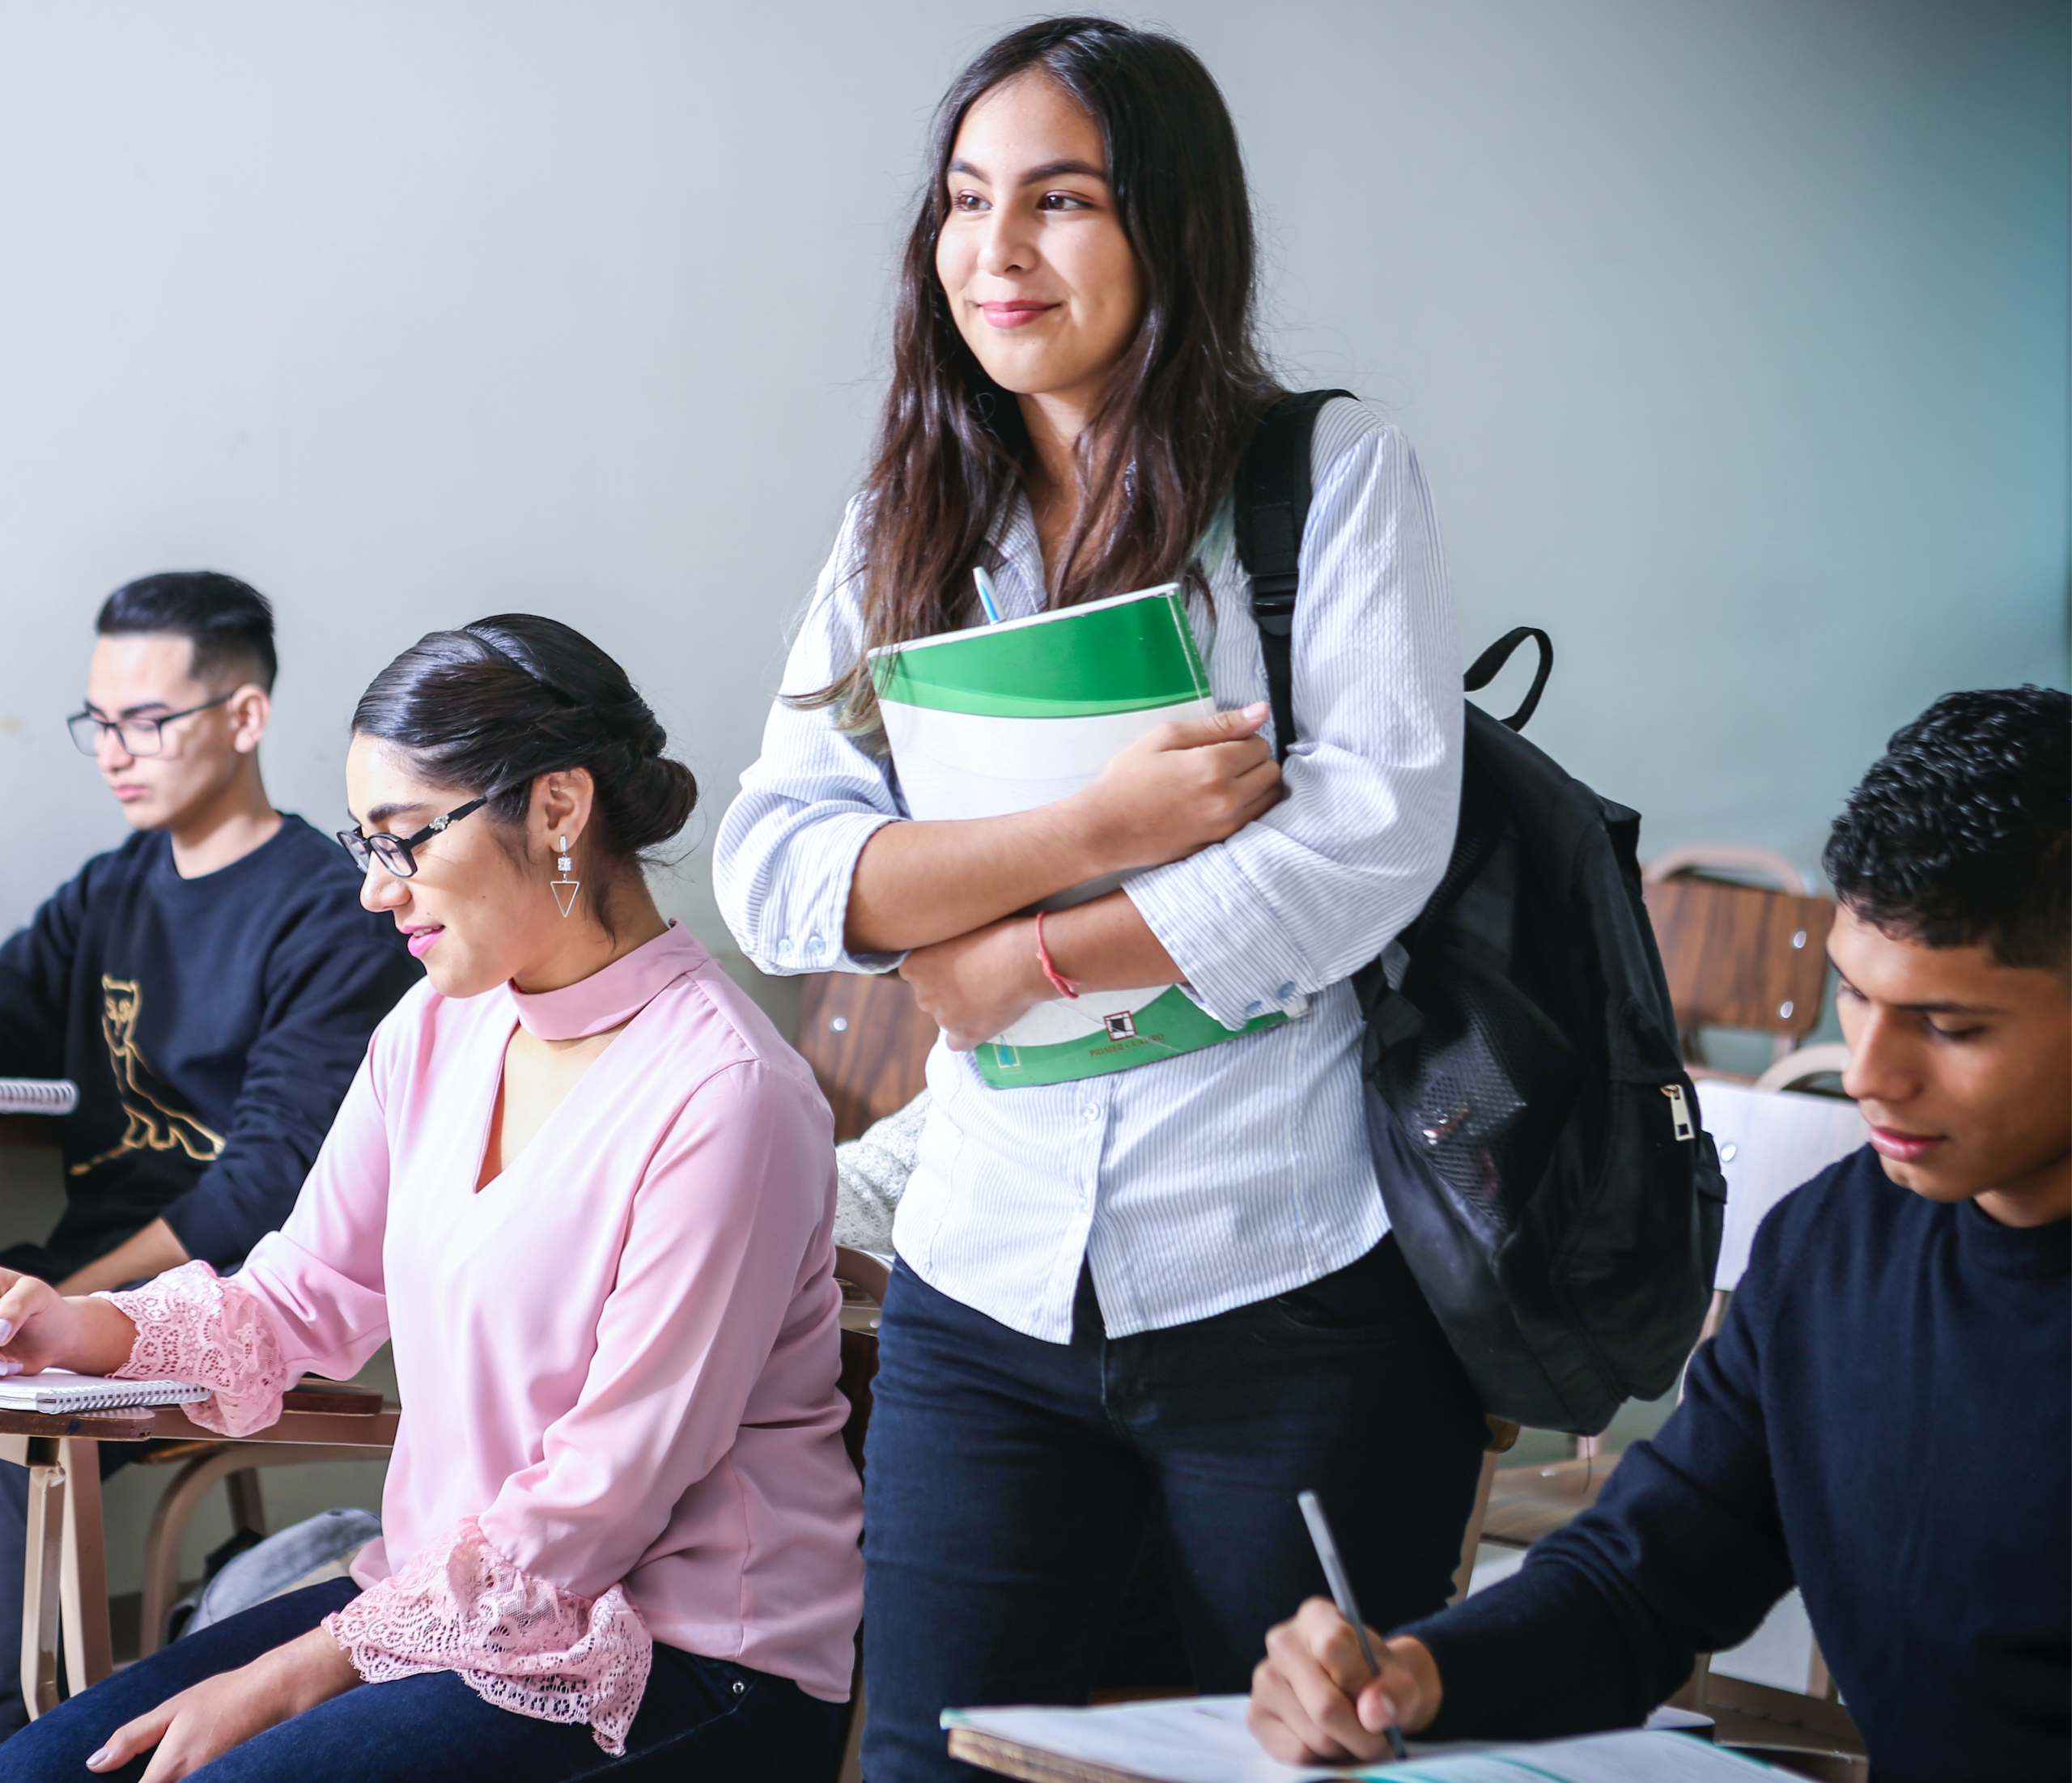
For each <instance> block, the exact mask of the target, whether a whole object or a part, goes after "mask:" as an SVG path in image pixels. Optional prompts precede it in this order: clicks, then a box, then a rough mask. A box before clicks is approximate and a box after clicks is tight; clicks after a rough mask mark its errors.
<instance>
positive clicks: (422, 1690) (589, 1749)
mask: <svg viewBox="0 0 2072 1783" xmlns="http://www.w3.org/2000/svg"><path fill="white" fill-rule="evenodd" d="M358 1594H359V1586H356V1585H355V1584H354V1583H353V1582H352V1581H351V1580H350V1579H333V1580H331V1581H328V1582H326V1583H325V1584H322V1585H312V1586H309V1587H308V1590H302V1591H295V1592H291V1593H290V1594H288V1595H287V1596H286V1597H281V1598H273V1599H272V1600H271V1601H270V1602H268V1603H261V1604H258V1605H256V1606H255V1607H253V1608H252V1609H249V1610H247V1611H244V1612H243V1613H242V1614H240V1615H234V1616H231V1617H230V1618H229V1619H228V1620H225V1621H223V1622H219V1623H217V1624H215V1625H214V1627H212V1628H204V1629H202V1631H201V1632H199V1633H198V1634H193V1635H190V1636H189V1637H187V1638H186V1639H185V1640H184V1641H175V1642H174V1643H173V1644H172V1645H171V1646H169V1647H167V1648H164V1649H161V1650H160V1651H159V1652H157V1653H155V1654H152V1655H151V1658H148V1659H145V1660H140V1661H139V1662H138V1663H137V1664H135V1665H134V1666H128V1667H126V1668H125V1669H124V1670H123V1671H118V1672H117V1673H116V1674H115V1675H114V1676H113V1677H112V1678H109V1679H106V1680H105V1681H104V1682H103V1683H98V1684H96V1685H95V1686H94V1687H93V1688H92V1689H91V1690H89V1691H87V1692H85V1693H84V1694H83V1695H82V1696H74V1697H72V1698H70V1699H69V1700H67V1701H66V1702H65V1703H63V1704H61V1705H60V1706H59V1707H58V1708H57V1709H54V1710H53V1711H52V1712H51V1713H49V1714H48V1715H45V1717H43V1718H42V1719H41V1720H40V1721H32V1722H30V1724H29V1725H28V1727H27V1728H26V1729H25V1730H23V1731H22V1732H21V1733H19V1734H16V1735H15V1737H14V1738H12V1739H11V1740H9V1741H8V1742H7V1743H6V1745H5V1746H4V1747H0V1779H4V1780H5V1783H81V1780H82V1779H84V1778H87V1777H93V1776H95V1775H96V1774H102V1775H106V1776H109V1777H119V1778H121V1780H122V1783H135V1780H136V1779H138V1778H139V1777H142V1776H143V1774H144V1767H145V1764H146V1763H147V1762H148V1760H149V1757H150V1755H149V1754H148V1753H146V1755H144V1756H143V1757H142V1758H139V1759H138V1760H136V1761H135V1762H134V1764H129V1765H127V1766H125V1768H123V1769H122V1770H121V1771H119V1772H105V1773H96V1772H91V1771H89V1770H87V1768H86V1761H87V1755H89V1754H90V1753H91V1752H93V1751H95V1750H96V1748H97V1747H100V1745H101V1743H103V1742H104V1740H106V1739H107V1738H108V1735H109V1734H112V1733H113V1732H114V1731H115V1730H116V1729H117V1728H118V1727H120V1726H122V1724H123V1723H124V1722H125V1721H134V1719H135V1718H136V1717H138V1716H139V1715H141V1714H143V1713H145V1712H146V1710H148V1709H154V1708H155V1707H157V1705H158V1704H160V1703H162V1702H163V1701H164V1700H165V1699H166V1698H167V1697H168V1696H172V1695H173V1694H174V1693H175V1692H177V1691H181V1690H185V1688H186V1687H188V1686H189V1684H193V1683H199V1682H200V1681H201V1680H202V1679H204V1678H207V1677H210V1676H212V1675H214V1674H215V1673H217V1672H219V1671H230V1670H231V1669H232V1668H233V1667H234V1666H241V1665H244V1664H246V1663H248V1662H249V1661H251V1660H253V1659H256V1658H258V1657H259V1655H260V1654H262V1653H265V1652H268V1651H270V1649H273V1648H274V1647H278V1646H279V1645H282V1643H283V1642H285V1641H292V1640H294V1639H295V1637H296V1636H297V1635H299V1634H305V1633H307V1632H308V1631H309V1630H310V1629H312V1628H315V1627H316V1624H318V1623H319V1622H321V1621H322V1620H323V1619H324V1618H325V1616H327V1615H329V1614H330V1613H331V1611H333V1610H336V1609H340V1608H342V1607H344V1606H345V1605H346V1603H350V1602H351V1600H352V1599H353V1598H355V1596H357V1595H358ZM840 1722H841V1710H840V1709H839V1707H838V1706H837V1705H836V1704H833V1703H823V1702H820V1701H817V1700H815V1699H814V1698H813V1697H811V1696H807V1695H806V1694H805V1692H804V1691H802V1690H800V1688H799V1687H798V1686H797V1685H796V1684H795V1683H792V1681H791V1680H790V1679H787V1678H773V1677H771V1675H769V1674H768V1673H766V1672H761V1671H749V1669H748V1668H747V1667H746V1666H733V1665H728V1664H727V1663H725V1662H724V1661H721V1660H718V1659H701V1658H698V1657H697V1656H696V1655H695V1654H688V1653H684V1652H682V1651H681V1650H679V1649H677V1648H674V1647H665V1646H663V1645H660V1644H659V1643H657V1645H656V1648H655V1669H654V1671H653V1672H652V1675H650V1676H649V1678H648V1691H647V1694H646V1695H645V1696H643V1697H642V1699H641V1702H640V1713H639V1714H638V1715H636V1716H635V1717H634V1722H633V1731H632V1733H631V1734H630V1735H629V1736H628V1737H627V1739H626V1756H625V1757H623V1758H620V1759H614V1758H613V1757H612V1756H611V1755H609V1753H607V1752H606V1751H605V1750H604V1749H603V1748H602V1747H600V1746H599V1745H598V1744H597V1741H596V1740H595V1739H594V1738H592V1735H591V1733H590V1730H589V1729H588V1727H582V1726H575V1727H565V1726H558V1725H557V1724H556V1723H554V1722H552V1721H535V1720H534V1719H533V1717H530V1716H529V1715H516V1714H513V1713H511V1712H510V1711H509V1710H507V1709H494V1708H491V1707H490V1704H487V1703H486V1702H484V1701H483V1700H482V1698H481V1697H479V1696H477V1695H476V1694H475V1693H474V1692H473V1691H472V1690H470V1689H469V1687H467V1685H466V1684H465V1683H462V1682H461V1679H459V1678H458V1677H457V1676H456V1675H455V1674H453V1673H452V1672H450V1671H433V1672H427V1673H425V1674H424V1675H422V1676H420V1677H416V1678H399V1679H396V1680H395V1681H394V1682H393V1683H385V1684H363V1685H361V1686H360V1687H359V1689H357V1690H349V1691H347V1692H346V1693H345V1695H344V1696H334V1697H333V1698H332V1699H331V1700H330V1701H329V1702H327V1703H321V1704H318V1705H317V1706H316V1708H314V1709H311V1710H309V1711H308V1713H305V1714H301V1715H297V1716H296V1717H295V1718H294V1719H293V1720H292V1721H282V1723H281V1724H280V1725H279V1726H278V1727H271V1728H269V1729H268V1730H266V1731H265V1733H263V1734H260V1735H258V1737H257V1738H253V1739H248V1740H247V1741H246V1742H245V1743H244V1744H243V1745H242V1746H236V1747H231V1750H230V1751H227V1752H226V1753H224V1754H223V1756H222V1757H220V1758H219V1759H216V1760H214V1761H213V1762H211V1763H210V1764H205V1765H203V1766H202V1768H201V1769H200V1770H198V1771H197V1772H193V1776H194V1777H197V1779H201V1780H203V1783H261V1780H262V1779H263V1780H265V1783H417V1780H418V1779H422V1778H427V1777H436V1778H438V1779H439V1780H440V1783H464V1780H465V1779H468V1778H473V1777H479V1778H482V1779H484V1780H485V1783H490V1780H494V1783H563V1780H565V1779H569V1778H575V1777H609V1779H610V1780H611V1783H622V1780H623V1783H634V1780H635V1779H636V1778H654V1779H660V1778H664V1777H666V1778H671V1779H683V1780H686V1783H794V1780H796V1783H826V1779H827V1777H828V1776H829V1775H830V1772H831V1771H832V1769H833V1768H834V1759H835V1741H836V1738H837V1730H838V1729H839V1725H840Z"/></svg>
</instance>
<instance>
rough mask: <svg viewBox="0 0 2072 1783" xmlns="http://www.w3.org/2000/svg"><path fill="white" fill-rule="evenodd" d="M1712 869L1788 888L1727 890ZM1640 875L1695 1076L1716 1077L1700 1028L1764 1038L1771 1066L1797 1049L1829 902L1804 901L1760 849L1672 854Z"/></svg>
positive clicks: (1809, 1020) (1822, 971)
mask: <svg viewBox="0 0 2072 1783" xmlns="http://www.w3.org/2000/svg"><path fill="white" fill-rule="evenodd" d="M1708 870H1712V871H1719V870H1730V871H1734V872H1768V873H1769V874H1771V875H1772V876H1773V877H1775V878H1777V880H1779V881H1780V882H1781V884H1782V885H1783V886H1784V888H1785V889H1782V890H1779V891H1769V890H1765V889H1764V888H1763V887H1761V886H1760V885H1735V884H1730V883H1729V882H1727V881H1724V880H1721V879H1716V878H1709V877H1705V873H1706V872H1708ZM1641 883H1642V889H1643V890H1644V892H1645V895H1646V898H1647V905H1648V916H1649V919H1650V921H1651V922H1652V923H1653V924H1654V935H1655V945H1656V946H1657V947H1658V949H1660V950H1661V953H1662V970H1663V972H1664V973H1665V974H1667V977H1668V979H1669V996H1670V1000H1671V1003H1672V1004H1675V1009H1676V1023H1677V1026H1678V1028H1679V1029H1680V1030H1681V1032H1682V1034H1683V1039H1684V1059H1685V1062H1686V1063H1687V1064H1688V1065H1689V1066H1690V1068H1691V1072H1692V1076H1700V1075H1703V1076H1718V1075H1721V1074H1720V1073H1718V1072H1715V1071H1713V1069H1712V1068H1710V1067H1709V1066H1707V1065H1705V1063H1704V1051H1703V1046H1702V1044H1701V1042H1700V1030H1701V1029H1705V1028H1709V1027H1711V1028H1739V1029H1752V1030H1754V1031H1755V1032H1757V1033H1760V1034H1768V1035H1769V1036H1770V1037H1771V1045H1772V1050H1773V1058H1775V1059H1782V1058H1783V1057H1785V1055H1786V1054H1788V1053H1790V1051H1792V1050H1793V1049H1794V1047H1795V1046H1798V1045H1800V1044H1801V1043H1802V1042H1803V1041H1804V1040H1805V1038H1806V1037H1807V1035H1808V1034H1811V1032H1812V1031H1813V1029H1814V1028H1815V1026H1816V1025H1818V1024H1819V1020H1820V1006H1821V1005H1820V993H1821V991H1822V988H1823V987H1824V985H1825V983H1826V982H1827V974H1828V954H1827V944H1828V929H1829V928H1831V927H1832V925H1833V923H1834V919H1835V906H1834V903H1833V901H1832V899H1829V898H1816V897H1813V896H1811V895H1810V894H1809V893H1808V891H1807V887H1806V885H1805V881H1803V879H1802V877H1801V876H1800V874H1799V872H1798V868H1795V867H1794V866H1793V865H1792V864H1791V863H1790V862H1789V861H1787V860H1784V859H1782V858H1781V856H1778V855H1769V854H1767V853H1765V852H1764V851H1761V850H1759V849H1749V848H1735V847H1727V846H1725V845H1710V844H1707V845H1700V846H1696V847H1688V848H1678V849H1673V850H1671V851H1670V852H1669V853H1667V854H1666V855H1662V856H1661V857H1660V858H1659V859H1658V860H1654V861H1652V862H1650V864H1649V865H1648V867H1647V868H1646V870H1645V872H1643V873H1642V874H1641Z"/></svg>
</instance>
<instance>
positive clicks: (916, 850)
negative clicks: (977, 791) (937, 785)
mask: <svg viewBox="0 0 2072 1783" xmlns="http://www.w3.org/2000/svg"><path fill="white" fill-rule="evenodd" d="M1069 804H1070V801H1069V800H1067V801H1065V802H1064V804H1050V805H1043V806H1041V807H1039V808H1038V809H1036V810H1034V811H1021V812H1017V813H1014V814H1013V816H1011V817H974V818H969V819H966V820H962V821H957V822H949V823H911V822H910V823H889V824H887V825H885V827H884V828H883V829H881V830H878V831H877V833H876V834H873V836H872V837H871V838H870V840H869V841H868V842H867V843H864V851H863V853H862V855H860V856H859V857H858V859H857V861H856V877H854V878H853V879H852V880H851V881H850V886H849V909H848V915H847V922H846V924H845V927H844V928H843V941H844V943H845V945H847V948H848V950H849V951H850V952H851V953H904V952H906V951H907V949H910V948H915V947H927V946H928V945H931V944H932V943H933V942H936V941H946V940H949V939H950V938H951V937H952V936H957V935H968V934H969V933H970V932H971V931H972V930H973V929H974V928H984V927H985V925H986V924H987V923H991V922H995V921H997V920H998V919H1000V918H1001V917H1003V916H1005V915H1008V914H1010V913H1011V912H1013V911H1017V910H1024V909H1026V908H1027V907H1028V906H1030V905H1031V904H1034V903H1038V902H1041V901H1042V899H1044V898H1048V897H1050V896H1051V894H1053V893H1056V892H1061V891H1064V889H1066V888H1067V887H1068V886H1072V885H1081V884H1082V883H1084V882H1085V881H1087V880H1089V879H1098V878H1099V877H1101V875H1102V873H1104V872H1113V871H1115V869H1114V868H1111V867H1110V866H1108V865H1107V864H1106V862H1105V861H1104V860H1102V859H1101V858H1100V857H1099V855H1098V853H1097V851H1095V849H1094V848H1093V847H1091V846H1090V838H1089V837H1088V835H1087V834H1085V829H1084V826H1082V825H1081V824H1079V823H1077V822H1076V821H1074V817H1075V813H1073V812H1072V811H1071V810H1070V809H1068V807H1069Z"/></svg>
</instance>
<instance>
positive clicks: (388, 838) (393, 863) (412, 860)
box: [338, 796, 489, 879]
mask: <svg viewBox="0 0 2072 1783" xmlns="http://www.w3.org/2000/svg"><path fill="white" fill-rule="evenodd" d="M488 803H489V800H488V799H487V797H486V796H485V797H483V798H480V799H470V800H469V801H468V802H467V803H466V804H463V805H456V806H455V807H454V808H453V809H452V810H451V811H449V812H448V813H446V815H445V816H444V817H434V818H433V819H432V820H431V822H430V823H428V824H427V825H426V826H424V828H423V829H422V830H419V831H418V833H417V834H415V835H414V836H392V835H389V834H387V833H386V832H385V831H384V832H383V833H381V834H376V835H372V836H364V835H362V834H360V833H359V830H340V831H339V832H338V846H339V847H342V848H343V849H344V850H345V851H346V853H347V854H349V855H351V856H352V857H353V864H354V865H355V866H356V867H358V868H359V870H360V871H361V872H366V871H367V868H369V867H370V866H371V865H372V864H373V862H374V857H375V856H376V855H380V857H381V864H382V865H383V866H384V867H386V868H388V869H389V872H392V873H393V874H394V875H395V876H396V877H397V878H398V879H408V878H410V877H411V875H413V874H414V873H415V872H417V870H418V857H417V856H416V855H414V854H413V853H412V852H411V850H412V849H414V848H421V847H423V846H424V844H425V843H427V842H429V841H431V838H433V837H434V836H435V835H437V834H439V831H440V830H444V829H446V828H447V827H448V826H450V825H452V824H456V823H458V822H459V821H461V818H463V817H465V816H467V814H468V813H469V812H470V811H479V810H480V809H482V807H483V806H484V805H486V804H488Z"/></svg>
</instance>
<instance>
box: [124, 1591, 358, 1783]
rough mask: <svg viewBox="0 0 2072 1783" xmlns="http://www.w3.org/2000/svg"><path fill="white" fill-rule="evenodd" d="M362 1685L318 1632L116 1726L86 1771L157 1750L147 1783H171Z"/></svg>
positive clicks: (336, 1648)
mask: <svg viewBox="0 0 2072 1783" xmlns="http://www.w3.org/2000/svg"><path fill="white" fill-rule="evenodd" d="M357 1683H359V1673H358V1672H356V1671H354V1670H353V1662H352V1661H351V1660H350V1658H347V1657H346V1652H345V1649H343V1648H342V1647H341V1646H340V1645H338V1642H337V1641H333V1639H332V1638H331V1637H330V1636H329V1635H328V1634H326V1633H325V1632H324V1631H323V1630H322V1629H321V1628H312V1629H311V1630H310V1631H309V1632H308V1634H305V1635H304V1636H302V1637H299V1639H297V1640H294V1641H290V1642H289V1643H288V1644H287V1645H286V1646H284V1647H276V1648H274V1650H273V1651H272V1652H271V1653H268V1654H261V1655H260V1657H259V1658H257V1659H255V1660H253V1662H252V1663H251V1664H250V1665H248V1666H239V1667H238V1669H237V1670H236V1671H221V1672H218V1673H217V1674H216V1675H215V1676H214V1677H213V1678H204V1679H202V1682H201V1683H198V1684H195V1685H193V1687H190V1688H189V1689H186V1690H183V1691H181V1692H180V1694H179V1695H178V1696H168V1698H167V1699H166V1700H164V1701H163V1702H162V1703H160V1704H159V1705H158V1707H157V1708H156V1709H153V1710H152V1711H151V1713H150V1714H148V1715H139V1716H138V1717H137V1718H136V1720H134V1721H130V1722H128V1723H127V1724H125V1726H121V1727H118V1728H117V1729H116V1730H115V1732H114V1733H113V1734H111V1735H110V1736H109V1738H108V1743H107V1744H106V1745H105V1746H104V1747H101V1749H100V1751H97V1752H96V1753H95V1754H94V1755H93V1756H92V1757H91V1758H89V1759H88V1760H87V1769H88V1770H90V1771H119V1770H121V1768H122V1767H123V1766H124V1765H125V1764H129V1762H130V1761H131V1760H133V1759H135V1758H137V1757H138V1756H139V1755H141V1754H142V1753H144V1752H147V1751H151V1747H154V1746H155V1747H157V1748H158V1751H156V1752H155V1754H153V1755H152V1758H151V1764H150V1766H149V1768H147V1769H146V1771H145V1772H144V1783H172V1780H173V1779H174V1778H175V1777H187V1776H189V1775H191V1774H192V1773H193V1772H196V1771H198V1770H200V1769H201V1768H202V1766H203V1765H204V1764H207V1763H208V1762H209V1761H210V1760H211V1759H215V1758H220V1757H222V1756H223V1754H224V1753H225V1752H227V1751H229V1750H230V1749H231V1747H233V1746H241V1745H243V1744H244V1742H245V1741H247V1740H248V1739H250V1738H252V1737H253V1735H254V1734H263V1733H265V1731H266V1730H267V1729H268V1728H270V1727H277V1726H279V1725H280V1723H282V1721H290V1720H292V1719H293V1718H294V1717H295V1716H297V1715H299V1714H300V1713H302V1712H303V1711H304V1709H314V1708H315V1707H316V1705H317V1704H319V1703H321V1702H329V1700H331V1698H332V1697H333V1696H343V1695H344V1694H345V1693H346V1692H347V1691H349V1690H350V1689H351V1688H352V1687H353V1686H354V1685H355V1684H357Z"/></svg>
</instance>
